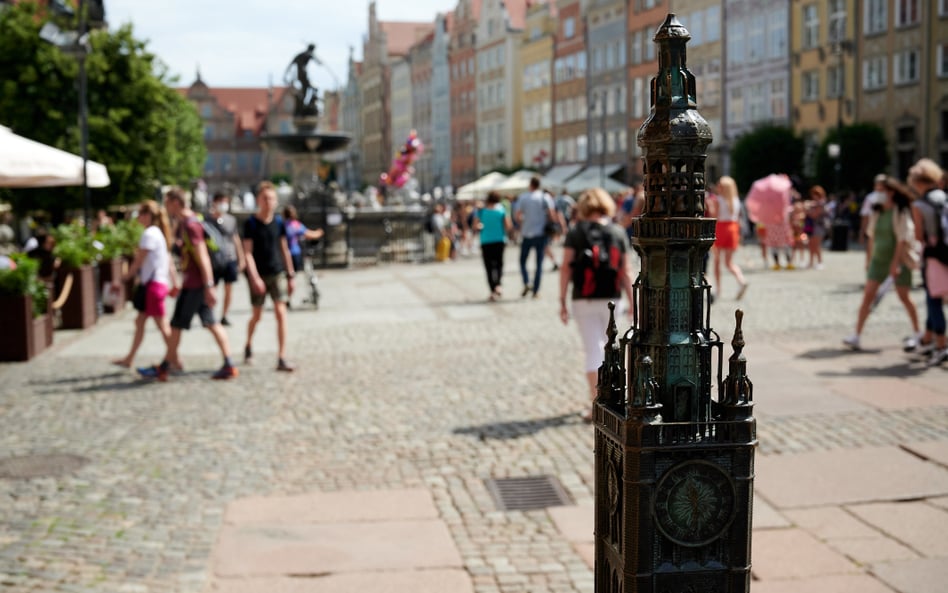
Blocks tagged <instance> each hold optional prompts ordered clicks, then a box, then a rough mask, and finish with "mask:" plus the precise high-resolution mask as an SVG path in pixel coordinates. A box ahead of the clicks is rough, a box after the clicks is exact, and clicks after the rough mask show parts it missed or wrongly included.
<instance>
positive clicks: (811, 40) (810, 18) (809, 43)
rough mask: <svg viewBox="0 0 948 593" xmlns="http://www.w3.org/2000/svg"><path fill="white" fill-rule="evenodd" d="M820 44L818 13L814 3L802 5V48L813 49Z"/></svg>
mask: <svg viewBox="0 0 948 593" xmlns="http://www.w3.org/2000/svg"><path fill="white" fill-rule="evenodd" d="M819 44H820V13H819V11H818V10H817V6H816V4H807V5H806V6H804V7H803V49H813V48H815V47H817V46H818V45H819Z"/></svg>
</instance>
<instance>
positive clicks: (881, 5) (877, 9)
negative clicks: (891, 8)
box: [863, 0, 889, 35]
mask: <svg viewBox="0 0 948 593" xmlns="http://www.w3.org/2000/svg"><path fill="white" fill-rule="evenodd" d="M888 4H889V0H866V8H865V10H866V18H865V23H864V26H863V31H864V32H865V33H866V35H871V34H873V33H883V32H885V31H886V29H888V22H887V21H888V17H889V15H888Z"/></svg>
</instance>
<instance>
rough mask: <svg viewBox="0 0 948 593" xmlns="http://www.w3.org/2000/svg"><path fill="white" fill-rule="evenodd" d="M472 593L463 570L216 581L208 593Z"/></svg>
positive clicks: (471, 587)
mask: <svg viewBox="0 0 948 593" xmlns="http://www.w3.org/2000/svg"><path fill="white" fill-rule="evenodd" d="M354 591H372V593H445V592H448V591H450V592H451V593H471V592H473V591H474V586H473V584H472V583H471V578H470V577H469V576H468V574H467V573H466V572H465V571H463V570H410V571H383V572H366V573H357V574H330V575H326V576H314V577H310V578H269V579H262V578H252V579H216V580H215V581H214V582H213V583H211V586H210V588H209V591H208V593H352V592H354Z"/></svg>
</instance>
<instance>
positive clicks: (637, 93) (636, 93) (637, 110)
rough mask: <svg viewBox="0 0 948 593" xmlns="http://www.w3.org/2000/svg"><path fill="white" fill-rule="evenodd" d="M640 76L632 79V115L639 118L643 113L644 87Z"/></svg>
mask: <svg viewBox="0 0 948 593" xmlns="http://www.w3.org/2000/svg"><path fill="white" fill-rule="evenodd" d="M644 86H645V84H644V82H643V79H642V78H636V79H635V80H633V81H632V117H634V118H641V117H643V116H644V115H645V110H644V108H643V103H644V101H643V98H644V94H645V93H644V88H643V87H644Z"/></svg>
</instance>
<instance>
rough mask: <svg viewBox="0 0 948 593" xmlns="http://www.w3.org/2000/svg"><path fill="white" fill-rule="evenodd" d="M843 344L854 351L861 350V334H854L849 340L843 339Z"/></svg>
mask: <svg viewBox="0 0 948 593" xmlns="http://www.w3.org/2000/svg"><path fill="white" fill-rule="evenodd" d="M843 344H846V345H847V346H849V347H850V348H852V349H853V350H859V334H853V335H851V336H849V337H848V338H843Z"/></svg>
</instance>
